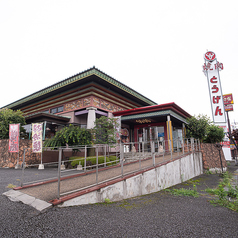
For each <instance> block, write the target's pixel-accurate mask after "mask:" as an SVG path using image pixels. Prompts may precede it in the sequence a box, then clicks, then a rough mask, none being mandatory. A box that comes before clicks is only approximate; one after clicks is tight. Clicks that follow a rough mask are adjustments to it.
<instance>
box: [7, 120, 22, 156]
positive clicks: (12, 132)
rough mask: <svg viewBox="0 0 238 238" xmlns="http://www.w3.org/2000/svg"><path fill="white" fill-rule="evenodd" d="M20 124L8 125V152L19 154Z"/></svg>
mask: <svg viewBox="0 0 238 238" xmlns="http://www.w3.org/2000/svg"><path fill="white" fill-rule="evenodd" d="M19 134H20V124H9V147H8V151H9V152H19Z"/></svg>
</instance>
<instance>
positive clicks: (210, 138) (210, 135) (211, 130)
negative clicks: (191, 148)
mask: <svg viewBox="0 0 238 238" xmlns="http://www.w3.org/2000/svg"><path fill="white" fill-rule="evenodd" d="M223 138H224V130H223V128H221V127H219V126H216V125H210V126H209V127H208V129H207V135H206V137H205V140H204V142H206V143H219V142H221V141H222V140H223Z"/></svg>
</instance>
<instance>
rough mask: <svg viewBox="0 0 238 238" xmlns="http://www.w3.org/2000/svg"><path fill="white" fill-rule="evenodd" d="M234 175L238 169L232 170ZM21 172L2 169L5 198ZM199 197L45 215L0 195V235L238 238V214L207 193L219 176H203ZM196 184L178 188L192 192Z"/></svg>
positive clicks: (165, 197)
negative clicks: (213, 203) (221, 205)
mask: <svg viewBox="0 0 238 238" xmlns="http://www.w3.org/2000/svg"><path fill="white" fill-rule="evenodd" d="M229 169H230V171H231V172H234V171H235V169H238V167H237V166H236V167H235V166H233V167H232V166H231V167H230V168H229ZM54 171H55V169H45V170H43V171H38V170H34V169H31V170H30V171H29V172H28V173H27V176H26V177H25V180H32V179H33V180H37V179H40V178H41V177H42V178H43V177H45V176H50V174H51V173H52V172H54ZM20 177H21V171H20V170H14V169H0V182H1V183H0V194H2V193H3V192H5V191H8V190H9V189H8V188H6V187H7V185H8V184H15V185H19V184H17V183H19V181H18V179H19V178H20ZM193 180H196V182H197V185H196V186H197V188H198V191H199V192H201V193H202V195H201V196H199V197H198V198H193V197H175V196H173V195H170V194H169V193H168V192H165V191H161V192H157V193H154V194H150V195H146V196H141V197H137V198H133V199H128V200H124V201H121V202H116V203H111V204H94V205H85V206H77V207H68V208H59V207H53V208H50V209H48V210H46V211H44V212H42V213H40V212H38V211H36V210H35V209H34V208H32V207H30V206H27V205H25V204H22V203H17V202H11V201H10V200H9V199H8V198H7V197H6V196H3V195H0V211H1V213H0V214H1V215H0V237H216V238H217V237H238V213H237V212H234V211H231V210H229V209H227V208H224V207H219V206H217V207H215V206H213V205H211V204H210V203H209V199H211V198H210V197H209V196H208V195H207V194H206V193H205V192H203V190H204V189H205V188H206V187H210V188H212V187H215V186H216V185H217V184H218V183H219V180H220V177H219V176H218V175H217V174H215V175H205V174H204V175H201V176H198V177H196V178H194V179H193ZM192 185H193V184H192V183H186V182H185V183H183V184H180V185H177V186H176V187H177V188H179V187H184V188H189V187H191V186H192Z"/></svg>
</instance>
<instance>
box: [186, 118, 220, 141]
mask: <svg viewBox="0 0 238 238" xmlns="http://www.w3.org/2000/svg"><path fill="white" fill-rule="evenodd" d="M187 122H188V124H187V125H186V128H187V130H186V137H193V138H195V139H199V140H201V141H204V142H206V143H218V142H221V141H222V140H223V138H224V131H223V129H222V128H220V127H219V126H216V125H214V124H213V123H212V122H211V121H210V119H209V118H208V117H207V116H204V115H201V114H200V115H198V116H197V117H195V116H193V117H190V118H189V119H187Z"/></svg>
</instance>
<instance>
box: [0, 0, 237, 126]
mask: <svg viewBox="0 0 238 238" xmlns="http://www.w3.org/2000/svg"><path fill="white" fill-rule="evenodd" d="M237 12H238V5H237V1H236V0H226V1H224V0H216V1H213V0H209V1H207V0H200V1H191V0H187V1H186V0H180V1H178V0H171V1H170V0H167V1H164V0H163V1H162V0H156V1H154V0H148V1H140V0H136V1H134V0H127V1H124V0H120V1H112V0H108V1H104V0H100V1H99V0H95V1H91V0H87V1H86V0H82V1H81V0H64V1H62V0H40V1H39V0H38V1H37V0H28V1H25V0H21V1H19V0H0V34H1V37H0V67H1V70H0V79H1V93H0V107H3V106H5V105H7V104H9V103H12V102H14V101H16V100H19V99H21V98H23V97H25V96H28V95H29V94H32V93H34V92H36V91H38V90H40V89H43V88H45V87H47V86H50V85H52V84H54V83H56V82H59V81H61V80H64V79H66V78H68V77H70V76H72V75H75V74H77V73H79V72H82V71H84V70H86V69H89V68H91V67H93V66H95V67H96V68H98V69H99V70H101V71H103V72H105V73H106V74H108V75H110V76H111V77H113V78H115V79H116V80H118V81H120V82H122V83H124V84H126V85H127V86H129V87H131V88H133V89H134V90H136V91H137V92H139V93H141V94H142V95H144V96H146V97H148V98H150V99H151V100H153V101H155V102H156V103H158V104H162V103H169V102H175V103H176V104H178V105H179V106H180V107H182V108H183V109H184V110H186V111H187V112H188V113H190V114H191V115H198V114H203V115H208V116H209V117H210V118H212V113H211V104H210V97H209V91H208V84H207V78H206V76H205V75H204V74H203V72H202V65H203V64H204V59H203V56H204V54H205V53H206V52H207V50H209V51H213V52H215V53H216V55H217V59H218V61H219V62H221V63H223V65H224V70H223V71H221V72H220V78H221V84H222V91H223V94H229V93H232V94H233V98H234V112H230V113H229V117H230V120H231V121H232V122H234V120H236V121H237V122H238V109H237V108H238V80H237V78H238V62H237V55H238V47H237V42H238V14H237Z"/></svg>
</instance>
